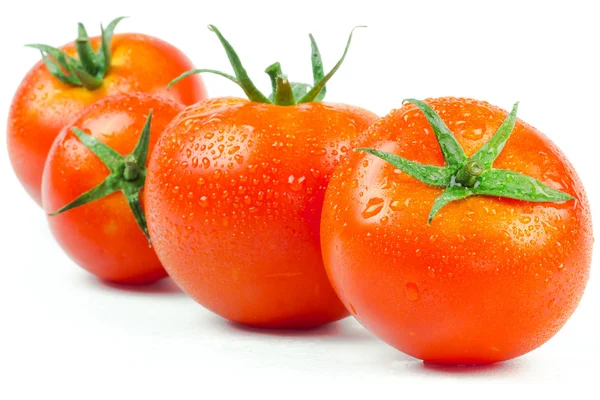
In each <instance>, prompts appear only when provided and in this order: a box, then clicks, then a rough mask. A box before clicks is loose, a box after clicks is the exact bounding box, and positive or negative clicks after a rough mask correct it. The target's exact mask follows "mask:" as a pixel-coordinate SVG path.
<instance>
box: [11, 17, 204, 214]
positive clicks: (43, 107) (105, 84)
mask: <svg viewBox="0 0 600 400" xmlns="http://www.w3.org/2000/svg"><path fill="white" fill-rule="evenodd" d="M119 20H120V19H117V20H115V21H113V22H112V23H111V24H110V25H109V26H108V27H107V28H106V29H105V30H104V34H103V36H98V37H92V38H89V39H87V34H86V33H85V28H83V26H82V25H80V38H79V39H78V40H77V41H75V42H73V43H69V44H67V45H65V46H63V47H61V48H60V50H62V51H64V53H66V54H67V55H69V56H73V57H75V56H76V55H77V54H79V55H77V57H76V58H73V60H75V61H71V60H69V61H66V58H67V57H66V56H64V55H62V54H61V52H60V50H59V49H53V48H51V47H48V46H43V45H34V46H36V48H40V49H42V51H43V54H45V55H46V56H45V57H44V60H43V61H40V62H38V63H37V64H36V65H35V66H34V67H33V68H32V69H31V70H30V71H29V72H28V73H27V75H26V76H25V77H24V79H23V80H22V82H21V84H20V86H19V88H18V89H17V91H16V93H15V95H14V98H13V101H12V104H11V108H10V114H9V117H8V134H7V138H8V152H9V155H10V160H11V163H12V166H13V169H14V171H15V173H16V175H17V177H18V178H19V180H20V182H21V183H22V185H23V186H24V188H25V189H26V190H27V192H28V193H29V194H30V195H31V197H32V198H33V199H34V200H35V201H36V202H38V203H40V201H41V179H42V171H43V167H44V163H45V161H46V156H47V154H48V151H49V149H50V146H51V145H52V142H53V141H54V139H55V138H56V136H57V135H58V133H59V132H60V130H61V129H62V128H63V127H64V126H65V125H66V124H67V123H69V122H70V121H71V120H72V119H73V118H74V117H75V116H76V114H77V113H78V112H80V111H81V110H82V109H83V108H85V107H86V106H88V105H89V104H92V103H94V102H96V101H98V100H100V99H102V98H104V97H106V96H111V95H114V94H118V93H123V92H133V91H140V92H148V93H154V94H159V95H162V96H166V97H170V98H173V99H175V100H177V101H180V102H182V103H183V104H185V105H189V104H193V103H195V102H197V101H199V100H202V99H204V98H206V90H205V88H204V85H203V83H202V81H201V79H199V78H197V77H192V78H190V79H189V80H186V81H185V82H184V83H183V84H182V85H181V86H179V85H178V86H177V87H176V88H173V90H171V91H167V90H166V89H165V88H166V86H167V84H168V83H169V81H171V80H172V79H173V78H175V77H177V76H178V75H180V74H181V73H182V72H184V71H187V70H188V69H190V68H191V67H192V64H191V63H190V61H189V60H188V59H187V57H186V56H185V55H184V54H183V53H181V51H179V50H178V49H177V48H175V47H173V46H172V45H170V44H168V43H166V42H164V41H162V40H160V39H157V38H154V37H150V36H146V35H142V34H116V35H114V36H112V30H113V29H114V26H115V25H116V22H118V21H119ZM82 29H83V31H82ZM111 38H112V40H111ZM82 39H83V40H82ZM103 42H105V43H106V44H107V48H109V49H110V50H108V51H107V52H106V53H107V55H106V56H105V55H104V52H102V51H101V50H100V49H101V48H102V43H103ZM76 43H77V45H76ZM79 43H83V44H84V47H83V49H82V50H79V51H78V46H79V47H81V44H79ZM86 43H87V44H88V45H91V47H92V48H93V49H94V50H96V51H97V53H93V54H94V55H93V56H92V57H91V59H92V60H93V62H92V63H91V65H89V64H88V65H89V68H91V69H92V70H93V71H94V70H95V71H96V74H97V77H96V76H91V75H90V74H88V73H86V71H85V69H84V68H83V67H82V66H81V65H80V64H78V63H79V62H78V61H76V60H77V59H81V58H82V56H81V54H82V53H85V49H86V47H85V44H86ZM88 49H89V48H88ZM61 58H62V60H63V64H64V63H69V64H70V65H72V67H71V68H70V70H69V71H70V72H69V73H65V70H66V69H65V67H64V65H61V66H58V64H60V63H57V62H56V61H55V60H57V59H61ZM83 58H85V57H83ZM53 60H54V61H53ZM104 60H106V63H107V64H108V67H107V68H106V67H105V65H104V62H103V61H104ZM46 63H47V64H48V65H49V67H50V68H51V70H49V69H48V68H49V67H48V66H47V65H46ZM65 65H67V64H65ZM103 70H105V71H104V72H102V71H103ZM51 71H52V72H54V73H55V74H56V75H57V76H58V77H57V76H55V75H53V74H52V73H51ZM59 77H60V79H59ZM77 77H79V78H80V79H79V78H77ZM69 82H70V83H69Z"/></svg>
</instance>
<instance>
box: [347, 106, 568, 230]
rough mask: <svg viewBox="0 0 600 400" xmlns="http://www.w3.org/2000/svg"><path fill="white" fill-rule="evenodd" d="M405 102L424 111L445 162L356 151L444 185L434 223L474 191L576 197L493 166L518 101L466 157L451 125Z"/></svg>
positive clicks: (430, 111) (555, 199)
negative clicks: (443, 210)
mask: <svg viewBox="0 0 600 400" xmlns="http://www.w3.org/2000/svg"><path fill="white" fill-rule="evenodd" d="M404 102H410V103H412V104H414V105H415V106H417V108H419V110H421V111H422V112H423V114H424V115H425V118H426V119H427V122H429V124H430V125H431V128H432V129H433V131H434V133H435V136H436V138H437V141H438V143H439V145H440V148H441V150H442V154H443V156H444V160H445V164H446V165H445V166H443V167H440V166H436V165H425V164H420V163H418V162H415V161H411V160H407V159H406V158H403V157H400V156H398V155H396V154H392V153H386V152H383V151H379V150H374V149H369V148H357V149H355V151H364V152H367V153H369V154H372V155H374V156H377V157H379V158H381V159H383V160H385V161H387V162H388V163H390V164H392V165H393V166H394V167H396V168H398V169H399V170H401V171H403V172H405V173H407V174H408V175H410V176H412V177H413V178H415V179H417V180H419V181H421V182H423V183H425V184H427V185H431V186H436V187H441V188H444V189H445V190H444V192H443V193H442V194H441V195H440V196H438V197H437V198H436V199H435V201H434V202H433V206H432V208H431V212H430V213H429V217H428V223H431V221H432V219H433V217H434V216H435V215H436V214H437V212H438V211H439V210H440V209H441V208H442V207H444V206H445V205H446V204H448V203H450V202H452V201H457V200H462V199H465V198H467V197H469V196H475V195H481V196H495V197H507V198H511V199H517V200H525V201H533V202H558V201H567V200H573V197H572V196H571V195H569V194H567V193H564V192H561V191H559V190H556V189H552V188H551V187H548V186H546V185H545V184H543V183H542V182H540V181H538V180H537V179H534V178H532V177H530V176H527V175H523V174H521V173H518V172H514V171H509V170H504V169H496V168H493V167H492V164H493V163H494V161H495V160H496V158H498V156H499V155H500V153H501V152H502V149H504V145H505V144H506V142H507V141H508V139H509V137H510V135H511V133H512V131H513V128H514V126H515V122H516V119H517V109H518V107H519V103H518V102H517V103H515V105H514V106H513V108H512V110H511V112H510V113H509V114H508V116H507V117H506V119H505V120H504V121H503V122H502V124H501V125H500V127H499V128H498V130H497V131H496V133H495V134H494V136H492V138H491V139H490V140H489V141H488V142H487V143H485V144H484V145H483V146H482V147H481V148H480V149H479V150H478V151H477V152H476V153H475V154H473V155H472V156H471V157H467V155H466V154H465V152H464V150H463V149H462V147H461V146H460V144H459V143H458V141H457V140H456V138H455V137H454V135H453V134H452V132H451V131H450V129H448V127H447V126H446V124H445V123H444V121H442V119H441V118H440V116H439V115H438V114H437V113H436V112H435V111H434V110H433V109H432V108H431V107H430V106H429V105H428V104H427V103H425V102H424V101H421V100H416V99H407V100H405V101H404Z"/></svg>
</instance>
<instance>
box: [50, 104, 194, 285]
mask: <svg viewBox="0 0 600 400" xmlns="http://www.w3.org/2000/svg"><path fill="white" fill-rule="evenodd" d="M182 109H183V106H182V105H181V104H180V103H179V102H176V101H174V100H170V99H168V98H165V97H161V96H157V95H150V94H144V93H130V94H121V95H116V96H111V97H107V98H105V99H102V100H100V101H98V102H96V103H94V104H92V105H90V106H88V107H87V108H86V109H84V110H83V112H82V113H81V114H80V115H79V116H78V117H77V118H76V119H75V120H74V121H72V122H71V123H70V124H68V125H67V126H66V127H65V128H63V130H62V131H61V133H60V134H59V135H58V137H57V138H56V140H55V141H54V143H53V145H52V147H51V149H50V152H49V154H48V159H47V160H46V165H45V169H44V175H43V180H42V197H43V204H44V208H45V211H46V212H47V213H50V214H54V213H56V212H57V211H61V212H60V213H59V214H58V215H50V216H49V217H48V221H49V223H50V228H51V231H52V234H53V235H54V237H55V238H56V240H57V241H58V243H59V244H60V246H62V248H63V249H64V250H65V252H66V253H67V254H68V255H69V256H70V257H71V258H72V259H73V260H74V261H75V262H76V263H77V264H78V265H80V266H81V267H82V268H84V269H86V270H87V271H89V272H90V273H92V274H94V275H96V276H97V277H98V278H100V279H103V280H108V281H113V282H117V283H129V284H142V283H150V282H153V281H156V280H158V279H161V278H164V277H165V276H166V275H167V274H166V272H165V270H164V268H163V267H162V265H161V263H160V261H159V260H158V257H157V256H156V253H155V252H154V250H153V249H152V248H151V247H150V246H149V243H148V240H147V238H146V237H145V236H144V232H143V230H142V229H140V226H138V223H139V224H140V225H141V226H142V228H144V227H145V225H144V224H145V221H144V216H143V212H142V211H141V210H142V207H141V204H140V202H139V201H138V199H139V195H140V190H141V187H142V186H143V184H144V177H145V171H144V166H145V164H146V162H145V153H144V151H146V152H147V147H146V149H145V150H144V149H143V146H141V147H140V146H136V143H138V140H139V142H140V143H146V146H149V148H150V149H152V148H153V147H154V145H155V143H156V141H157V139H158V137H159V135H160V133H161V132H162V131H163V129H164V128H165V127H166V126H167V124H168V123H169V122H170V121H171V120H172V119H173V118H174V117H175V116H176V115H177V114H178V113H179V112H180V111H181V110H182ZM150 111H152V114H153V116H154V117H153V119H152V121H151V129H150V130H149V131H148V130H147V129H146V130H145V129H144V127H145V123H146V117H147V116H148V114H149V112H150ZM73 128H78V129H80V130H81V132H82V137H81V138H79V137H78V136H76V134H75V133H74V132H73ZM85 133H87V134H88V135H89V136H84V135H85ZM148 134H149V138H148ZM94 138H95V139H96V140H94ZM140 138H144V140H141V139H140ZM146 139H148V141H147V142H146ZM102 143H103V144H104V145H105V146H102ZM106 146H108V148H106ZM134 148H135V149H136V150H135V154H137V155H138V156H136V157H133V158H132V157H131V156H129V157H126V158H125V160H119V159H120V158H121V155H123V156H125V155H127V154H129V153H132V151H134ZM92 149H93V150H92ZM111 149H112V150H111ZM114 152H116V153H114ZM140 152H141V153H140ZM138 164H139V165H138ZM112 172H114V173H112ZM120 189H121V190H120ZM130 208H131V209H130ZM132 211H133V213H132Z"/></svg>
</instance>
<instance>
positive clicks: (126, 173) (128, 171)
mask: <svg viewBox="0 0 600 400" xmlns="http://www.w3.org/2000/svg"><path fill="white" fill-rule="evenodd" d="M139 176H140V168H139V166H138V164H137V162H136V161H135V160H132V159H131V158H129V157H127V158H125V169H123V178H125V180H126V181H129V182H131V181H135V180H136V179H137V178H138V177H139Z"/></svg>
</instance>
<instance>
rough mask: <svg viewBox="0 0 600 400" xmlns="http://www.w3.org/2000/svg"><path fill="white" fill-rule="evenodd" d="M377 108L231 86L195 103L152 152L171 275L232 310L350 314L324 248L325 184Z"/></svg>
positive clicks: (224, 311)
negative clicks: (269, 98)
mask: <svg viewBox="0 0 600 400" xmlns="http://www.w3.org/2000/svg"><path fill="white" fill-rule="evenodd" d="M375 118H376V117H375V115H374V114H372V113H370V112H368V111H366V110H363V109H360V108H357V107H351V106H345V105H338V104H321V103H308V104H304V105H297V106H287V107H283V106H275V105H270V104H258V103H252V102H248V101H246V100H242V99H234V98H222V99H213V100H208V101H205V102H201V103H199V104H198V105H196V106H192V107H188V108H187V109H186V110H185V111H184V112H183V113H181V114H180V115H179V116H178V117H177V118H176V119H175V120H174V121H173V122H172V123H171V125H170V126H169V127H168V128H167V129H166V130H165V133H164V135H163V136H162V137H161V139H160V141H159V143H158V144H157V146H156V148H155V150H154V151H153V153H152V157H151V160H150V164H149V173H148V181H147V186H146V194H145V196H146V204H147V209H148V225H149V229H150V236H151V238H152V241H153V243H154V246H155V248H156V251H157V253H158V254H159V257H160V259H161V261H162V262H163V264H164V266H165V268H166V269H167V271H168V272H169V275H170V276H171V277H172V278H173V280H174V281H175V282H176V283H177V284H178V285H179V286H181V287H182V289H183V290H184V291H185V292H186V293H188V294H189V295H191V296H192V297H193V298H194V299H195V300H196V301H198V302H199V303H200V304H202V305H203V306H205V307H207V308H208V309H210V310H212V311H214V312H216V313H217V314H219V315H221V316H223V317H224V318H227V319H229V320H231V321H235V322H239V323H244V324H249V325H254V326H259V327H271V328H307V327H314V326H318V325H322V324H325V323H328V322H332V321H335V320H338V319H340V318H343V317H346V316H347V315H348V313H347V311H346V309H345V308H344V306H343V305H342V304H341V303H340V301H339V299H338V298H337V297H336V295H335V293H334V292H333V290H332V288H331V285H330V284H329V281H328V280H327V276H326V274H325V270H324V269H323V263H322V260H321V250H320V244H319V224H320V215H321V207H322V201H323V195H324V193H325V188H326V185H327V182H328V180H329V176H330V174H331V172H332V171H333V169H334V166H335V165H337V163H338V162H339V159H340V158H341V157H342V156H344V155H345V154H347V153H348V152H349V151H350V148H351V147H352V146H353V145H356V144H357V143H359V142H360V141H361V139H364V138H363V132H364V130H365V129H366V128H367V127H368V126H369V124H370V123H371V122H372V121H373V120H374V119H375Z"/></svg>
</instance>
